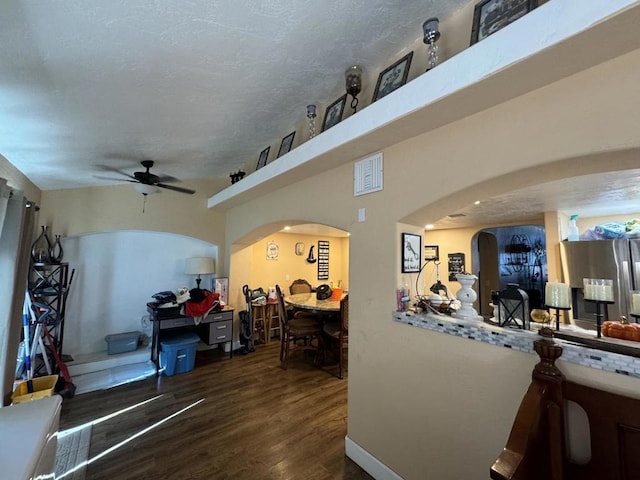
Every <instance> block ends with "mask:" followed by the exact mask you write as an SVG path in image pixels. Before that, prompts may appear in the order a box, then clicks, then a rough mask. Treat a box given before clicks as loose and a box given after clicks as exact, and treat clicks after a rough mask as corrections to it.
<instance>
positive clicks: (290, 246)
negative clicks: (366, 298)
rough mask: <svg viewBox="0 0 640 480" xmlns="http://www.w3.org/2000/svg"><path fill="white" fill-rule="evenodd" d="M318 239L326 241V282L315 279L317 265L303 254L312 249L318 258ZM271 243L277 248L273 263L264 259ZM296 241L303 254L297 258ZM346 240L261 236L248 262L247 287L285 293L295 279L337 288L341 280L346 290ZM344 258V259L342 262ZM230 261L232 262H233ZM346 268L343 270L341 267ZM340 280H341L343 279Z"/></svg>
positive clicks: (286, 234)
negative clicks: (276, 289) (327, 270)
mask: <svg viewBox="0 0 640 480" xmlns="http://www.w3.org/2000/svg"><path fill="white" fill-rule="evenodd" d="M318 240H325V241H328V242H329V280H318V264H317V262H316V263H308V262H307V260H306V259H307V255H308V253H309V247H311V246H312V245H314V246H315V248H314V249H313V251H314V257H315V258H316V259H317V258H318ZM272 241H273V242H275V243H276V244H277V245H278V247H279V255H278V259H277V260H267V255H266V252H267V243H268V242H272ZM297 242H302V243H304V246H305V248H304V254H303V255H301V256H298V255H296V254H295V244H296V243H297ZM345 243H347V247H348V240H346V242H345V240H344V239H342V238H337V237H317V236H314V235H296V234H291V233H274V234H272V235H269V236H267V237H265V238H264V239H263V240H260V241H258V242H256V243H255V244H254V245H253V246H252V261H251V281H250V283H249V286H250V287H251V288H257V287H262V288H263V289H265V291H266V289H267V288H268V287H269V286H275V285H276V284H279V285H280V288H282V289H283V292H284V293H285V294H286V295H288V294H289V285H290V284H291V283H292V282H293V281H294V280H296V279H298V278H303V279H305V280H306V281H308V282H309V283H310V284H311V285H312V286H313V287H316V286H318V285H320V284H321V283H329V282H330V281H333V282H334V284H336V285H337V283H338V281H342V284H343V285H344V287H345V288H348V283H347V282H348V276H349V270H348V260H349V259H348V255H349V251H348V249H347V251H346V252H344V251H343V250H344V249H343V245H344V244H345ZM345 255H346V257H347V258H346V259H345ZM233 261H234V259H232V263H233ZM345 266H346V267H347V269H346V270H344V267H345ZM343 279H344V280H343Z"/></svg>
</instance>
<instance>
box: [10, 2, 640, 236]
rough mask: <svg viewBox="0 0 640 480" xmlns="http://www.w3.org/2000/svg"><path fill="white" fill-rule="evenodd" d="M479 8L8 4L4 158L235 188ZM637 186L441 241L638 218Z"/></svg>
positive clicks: (552, 187) (556, 194)
mask: <svg viewBox="0 0 640 480" xmlns="http://www.w3.org/2000/svg"><path fill="white" fill-rule="evenodd" d="M472 2H474V0H367V1H364V0H357V1H349V2H345V1H342V0H340V1H338V0H328V1H325V2H318V1H311V0H262V1H255V0H236V1H233V2H232V1H229V0H227V1H220V0H218V1H215V0H192V1H189V2H180V1H169V0H156V1H153V2H150V1H131V0H98V1H94V2H86V1H81V0H65V1H64V2H41V1H36V0H3V2H2V14H1V15H0V155H3V156H4V157H6V158H7V159H8V160H9V161H10V162H11V163H12V164H13V165H15V166H16V167H17V168H18V169H19V170H20V171H22V172H23V173H24V174H25V175H26V176H27V177H29V179H31V180H32V181H33V182H34V183H35V184H36V185H37V186H38V187H39V188H41V189H43V190H52V189H59V188H74V187H82V186H89V185H110V184H113V183H115V182H112V181H108V180H104V179H99V178H96V175H97V176H105V175H104V169H105V168H106V169H121V170H124V171H126V172H128V173H132V172H133V171H138V170H141V168H140V166H139V162H140V161H141V160H143V159H152V160H155V161H156V166H155V168H154V171H156V173H162V174H167V175H171V176H174V177H176V178H179V179H185V180H187V179H193V178H209V177H216V176H224V177H226V176H227V175H228V174H229V173H231V172H232V171H235V170H237V169H238V168H239V167H240V166H242V165H246V166H247V168H253V166H254V165H255V162H256V160H257V157H258V152H260V151H261V150H262V149H263V148H265V147H266V146H268V145H272V144H276V143H277V142H278V141H279V139H281V138H282V137H283V136H285V135H286V134H288V133H289V132H290V131H292V130H293V129H294V128H295V126H296V125H297V124H299V122H300V121H301V119H304V113H305V106H306V105H307V104H308V103H316V104H319V105H324V106H326V105H327V104H328V103H330V102H332V101H333V100H335V98H337V96H339V95H340V94H341V93H342V91H343V85H344V77H343V75H344V70H345V69H346V67H348V66H349V65H351V64H358V65H361V66H363V67H364V69H365V72H368V73H369V75H371V76H372V77H373V78H375V76H376V75H377V71H379V70H380V67H381V66H385V63H386V62H387V61H388V59H390V58H391V59H395V58H398V57H399V55H401V54H404V53H406V51H407V48H408V46H409V45H411V44H412V43H414V42H415V41H416V40H417V39H419V38H420V37H421V26H422V22H423V21H424V20H425V19H426V18H429V17H431V16H439V17H440V18H441V19H442V18H446V17H448V16H450V15H452V14H453V13H454V12H455V11H457V10H459V9H460V8H462V7H463V6H465V5H467V4H469V3H472ZM272 150H273V149H272ZM271 154H272V156H271V159H273V158H274V155H275V152H271ZM109 177H114V178H115V177H117V175H115V174H110V175H109ZM636 179H637V175H627V174H625V173H624V172H623V173H621V174H618V175H616V174H611V175H610V176H609V177H608V185H609V188H608V189H606V191H602V188H601V187H602V182H601V181H598V180H599V178H598V177H597V176H591V177H589V176H582V177H577V178H575V179H573V180H572V181H571V182H572V183H571V187H572V188H568V183H567V180H564V181H563V182H562V183H561V184H553V183H551V184H545V185H541V186H537V187H532V188H529V189H524V190H518V191H514V192H511V193H508V194H506V195H501V196H499V197H496V198H494V199H483V202H482V203H481V204H480V205H469V206H468V207H467V208H465V209H462V210H461V212H458V213H464V214H465V216H464V217H458V218H453V219H452V218H449V217H445V218H443V219H441V220H440V221H439V222H438V223H437V225H438V227H440V228H451V227H459V226H468V225H477V224H488V223H489V224H495V223H507V222H514V221H525V220H527V219H530V220H534V219H536V218H540V217H541V215H542V212H543V211H545V210H561V211H566V212H568V213H571V212H577V211H578V210H579V213H580V214H582V215H589V214H594V215H595V214H599V213H614V212H615V213H627V212H631V211H637V208H636V203H637V202H636V201H635V199H637V198H638V194H639V193H640V192H638V187H637V186H636V184H637V183H638V182H637V180H636ZM600 180H601V177H600ZM566 192H572V193H571V194H567V193H566ZM604 209H606V212H602V210H604ZM451 213H456V212H451Z"/></svg>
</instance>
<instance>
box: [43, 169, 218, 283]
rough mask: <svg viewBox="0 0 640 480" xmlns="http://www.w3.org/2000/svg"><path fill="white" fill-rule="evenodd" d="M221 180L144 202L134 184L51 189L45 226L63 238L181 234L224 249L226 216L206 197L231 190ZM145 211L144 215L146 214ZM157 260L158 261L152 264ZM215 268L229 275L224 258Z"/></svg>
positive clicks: (45, 196)
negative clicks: (113, 233)
mask: <svg viewBox="0 0 640 480" xmlns="http://www.w3.org/2000/svg"><path fill="white" fill-rule="evenodd" d="M226 183H227V182H223V180H222V179H208V180H197V181H196V180H192V181H189V182H183V183H181V186H185V187H187V188H193V189H194V190H196V192H197V193H196V194H194V195H185V194H182V193H177V192H172V191H168V190H167V191H165V190H162V191H161V193H158V194H154V195H148V196H147V197H146V204H145V197H144V196H143V195H141V194H139V193H136V192H135V191H134V190H133V186H132V185H130V184H125V185H113V186H105V187H92V188H77V189H66V190H47V191H44V192H43V193H42V202H41V203H42V204H41V211H40V220H39V221H40V223H41V224H43V225H45V224H46V225H49V227H50V231H51V232H52V233H58V234H61V235H62V236H63V237H64V236H70V235H78V234H81V233H88V232H104V231H115V230H150V231H159V232H170V233H177V234H180V235H186V236H190V237H193V238H198V239H201V240H205V241H207V242H210V243H213V244H214V245H217V246H218V247H219V248H221V249H224V240H225V237H224V214H221V213H218V212H215V211H213V210H210V209H208V208H207V198H208V197H209V196H210V195H211V194H212V193H214V192H216V191H218V190H220V188H222V186H223V185H224V186H226ZM143 208H144V212H143ZM149 260H150V261H151V260H154V259H149ZM216 269H217V272H218V275H219V276H225V274H226V272H227V266H226V264H225V262H224V257H223V256H221V258H219V259H218V263H217V265H216Z"/></svg>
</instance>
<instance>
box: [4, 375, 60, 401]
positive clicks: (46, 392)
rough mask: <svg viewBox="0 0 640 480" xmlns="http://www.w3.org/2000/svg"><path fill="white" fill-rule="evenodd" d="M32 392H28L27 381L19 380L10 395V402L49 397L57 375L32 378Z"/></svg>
mask: <svg viewBox="0 0 640 480" xmlns="http://www.w3.org/2000/svg"><path fill="white" fill-rule="evenodd" d="M32 383H33V392H31V393H29V392H28V387H27V382H21V383H19V384H18V386H17V387H16V389H15V391H14V392H13V394H12V395H11V402H13V403H24V402H28V401H30V400H39V399H41V398H45V397H50V396H52V395H53V391H54V389H55V388H56V383H58V375H47V376H45V377H36V378H34V379H33V380H32Z"/></svg>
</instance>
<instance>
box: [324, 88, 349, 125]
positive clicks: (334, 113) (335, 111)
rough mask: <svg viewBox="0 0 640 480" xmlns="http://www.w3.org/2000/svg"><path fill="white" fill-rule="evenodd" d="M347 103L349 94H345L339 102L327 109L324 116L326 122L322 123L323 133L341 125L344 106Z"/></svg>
mask: <svg viewBox="0 0 640 480" xmlns="http://www.w3.org/2000/svg"><path fill="white" fill-rule="evenodd" d="M346 101H347V94H346V93H345V94H344V95H343V96H341V97H340V98H339V99H338V100H336V101H335V102H333V103H332V104H331V105H329V106H328V107H327V111H326V112H325V114H324V121H323V122H322V131H323V132H324V131H325V130H329V129H330V128H331V127H333V126H334V125H337V124H338V123H340V121H341V120H342V112H343V111H344V104H345V103H346Z"/></svg>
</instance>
